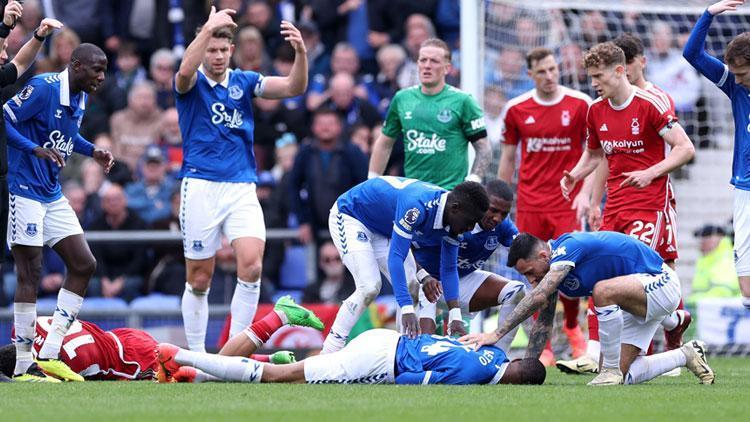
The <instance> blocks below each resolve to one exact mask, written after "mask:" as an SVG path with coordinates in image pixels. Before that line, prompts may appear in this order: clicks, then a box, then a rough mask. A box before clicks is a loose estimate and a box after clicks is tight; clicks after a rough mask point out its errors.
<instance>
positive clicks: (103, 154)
mask: <svg viewBox="0 0 750 422" xmlns="http://www.w3.org/2000/svg"><path fill="white" fill-rule="evenodd" d="M93 157H94V161H96V162H97V163H98V164H99V165H100V166H102V167H104V173H109V171H110V170H112V166H113V165H115V158H114V157H113V156H112V153H111V152H109V151H107V150H104V149H99V148H96V149H94V155H93Z"/></svg>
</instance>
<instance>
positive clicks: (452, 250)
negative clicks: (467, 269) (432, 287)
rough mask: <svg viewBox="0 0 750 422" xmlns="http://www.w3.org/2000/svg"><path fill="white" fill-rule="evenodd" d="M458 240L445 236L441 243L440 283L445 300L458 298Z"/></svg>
mask: <svg viewBox="0 0 750 422" xmlns="http://www.w3.org/2000/svg"><path fill="white" fill-rule="evenodd" d="M458 245H459V242H458V240H456V239H454V238H452V237H450V236H445V237H443V240H442V242H441V244H440V283H441V284H442V285H443V292H444V296H445V301H446V302H450V301H451V300H458Z"/></svg>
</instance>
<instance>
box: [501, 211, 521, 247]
mask: <svg viewBox="0 0 750 422" xmlns="http://www.w3.org/2000/svg"><path fill="white" fill-rule="evenodd" d="M516 236H518V227H516V225H515V224H513V221H512V220H511V219H510V217H505V220H503V221H502V222H501V223H500V229H499V230H498V239H497V240H498V241H499V242H500V244H501V245H503V246H505V247H506V248H509V247H510V244H511V243H513V239H515V238H516Z"/></svg>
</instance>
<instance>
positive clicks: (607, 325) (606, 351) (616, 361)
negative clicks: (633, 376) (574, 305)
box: [594, 305, 622, 368]
mask: <svg viewBox="0 0 750 422" xmlns="http://www.w3.org/2000/svg"><path fill="white" fill-rule="evenodd" d="M594 310H595V312H596V319H597V320H599V343H600V344H601V352H602V355H603V357H604V361H603V363H602V368H620V336H621V334H622V311H621V310H620V307H619V306H617V305H608V306H596V307H594Z"/></svg>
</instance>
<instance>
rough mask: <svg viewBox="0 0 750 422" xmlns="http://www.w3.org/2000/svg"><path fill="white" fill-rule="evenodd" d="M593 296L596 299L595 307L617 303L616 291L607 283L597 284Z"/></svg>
mask: <svg viewBox="0 0 750 422" xmlns="http://www.w3.org/2000/svg"><path fill="white" fill-rule="evenodd" d="M591 296H592V297H593V298H594V306H608V305H613V304H614V303H615V291H614V289H612V288H611V287H610V286H609V285H607V284H606V283H597V284H595V285H594V289H593V291H592V294H591Z"/></svg>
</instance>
